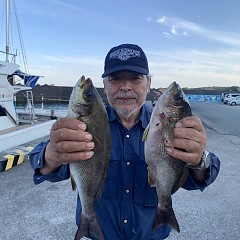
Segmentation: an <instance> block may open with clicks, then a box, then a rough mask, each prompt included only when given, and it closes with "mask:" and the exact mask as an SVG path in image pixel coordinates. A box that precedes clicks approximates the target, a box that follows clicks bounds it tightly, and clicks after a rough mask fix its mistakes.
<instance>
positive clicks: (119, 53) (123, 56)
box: [109, 48, 141, 61]
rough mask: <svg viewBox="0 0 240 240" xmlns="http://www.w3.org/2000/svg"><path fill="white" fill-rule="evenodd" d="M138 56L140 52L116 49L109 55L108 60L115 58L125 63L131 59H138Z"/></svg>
mask: <svg viewBox="0 0 240 240" xmlns="http://www.w3.org/2000/svg"><path fill="white" fill-rule="evenodd" d="M140 55H141V53H140V51H137V50H134V49H130V48H121V49H118V50H116V51H114V52H112V53H111V54H110V55H109V58H110V59H111V58H117V59H119V60H121V61H126V60H128V59H129V58H132V57H140Z"/></svg>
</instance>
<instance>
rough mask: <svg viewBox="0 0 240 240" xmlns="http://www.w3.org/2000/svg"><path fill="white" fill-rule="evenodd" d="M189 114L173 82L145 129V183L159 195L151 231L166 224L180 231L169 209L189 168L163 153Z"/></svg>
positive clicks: (187, 105)
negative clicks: (180, 122)
mask: <svg viewBox="0 0 240 240" xmlns="http://www.w3.org/2000/svg"><path fill="white" fill-rule="evenodd" d="M191 115H192V112H191V107H190V104H189V102H188V100H187V98H186V96H185V94H184V93H183V91H182V89H181V88H180V86H179V85H178V84H177V83H176V82H173V83H172V84H171V85H169V87H168V88H167V89H166V90H165V91H164V92H163V94H162V95H161V96H160V97H159V99H158V101H157V102H156V104H155V107H154V109H153V113H152V115H151V119H150V122H149V125H148V127H147V129H146V130H145V132H144V136H143V140H144V141H145V146H144V148H145V159H146V163H147V165H148V176H149V177H148V182H149V184H150V185H151V186H152V187H154V186H155V187H156V191H157V195H158V207H157V212H156V216H155V219H154V223H153V230H155V229H157V228H158V227H159V226H161V225H165V224H166V225H170V226H171V227H172V228H173V229H175V230H176V231H177V232H180V228H179V225H178V222H177V219H176V216H175V214H174V211H173V208H172V199H171V195H172V194H173V193H174V192H176V191H177V190H178V189H179V188H180V187H181V186H182V185H183V183H184V182H185V180H186V178H187V176H188V169H187V165H186V163H185V162H183V161H181V160H179V159H175V158H173V157H171V156H170V155H169V154H168V153H167V152H166V150H165V146H164V141H168V142H169V143H172V141H173V135H172V134H173V128H174V125H175V123H176V122H177V121H178V120H179V119H181V118H183V117H187V116H191Z"/></svg>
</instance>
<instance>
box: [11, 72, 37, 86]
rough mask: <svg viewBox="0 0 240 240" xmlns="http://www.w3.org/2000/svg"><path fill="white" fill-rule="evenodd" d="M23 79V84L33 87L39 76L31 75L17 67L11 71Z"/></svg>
mask: <svg viewBox="0 0 240 240" xmlns="http://www.w3.org/2000/svg"><path fill="white" fill-rule="evenodd" d="M13 75H17V76H19V77H20V78H22V79H23V80H24V84H25V85H26V86H28V87H31V88H34V87H35V85H36V83H37V81H38V79H39V78H40V76H33V75H29V74H27V73H24V72H22V71H20V70H19V69H18V70H17V71H15V72H14V73H13Z"/></svg>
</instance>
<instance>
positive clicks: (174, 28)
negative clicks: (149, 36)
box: [157, 16, 240, 47]
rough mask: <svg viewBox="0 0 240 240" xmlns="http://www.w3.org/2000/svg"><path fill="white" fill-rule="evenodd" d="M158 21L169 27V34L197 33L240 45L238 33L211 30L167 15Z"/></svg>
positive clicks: (236, 45)
mask: <svg viewBox="0 0 240 240" xmlns="http://www.w3.org/2000/svg"><path fill="white" fill-rule="evenodd" d="M157 23H159V24H161V25H164V26H167V27H169V34H173V35H175V36H177V35H180V36H190V35H196V36H199V37H202V38H206V39H210V40H213V41H217V42H221V43H224V44H226V45H230V46H234V47H240V41H239V39H240V35H239V34H237V33H230V32H219V31H214V30H209V29H207V28H205V27H203V26H201V25H200V24H197V23H194V22H190V21H187V20H184V19H180V18H173V17H166V16H163V17H160V18H158V19H157ZM165 33H166V31H165V32H164V34H165ZM165 35H166V34H165Z"/></svg>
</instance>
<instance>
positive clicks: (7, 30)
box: [6, 0, 9, 62]
mask: <svg viewBox="0 0 240 240" xmlns="http://www.w3.org/2000/svg"><path fill="white" fill-rule="evenodd" d="M8 56H9V0H6V62H9V60H8Z"/></svg>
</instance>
